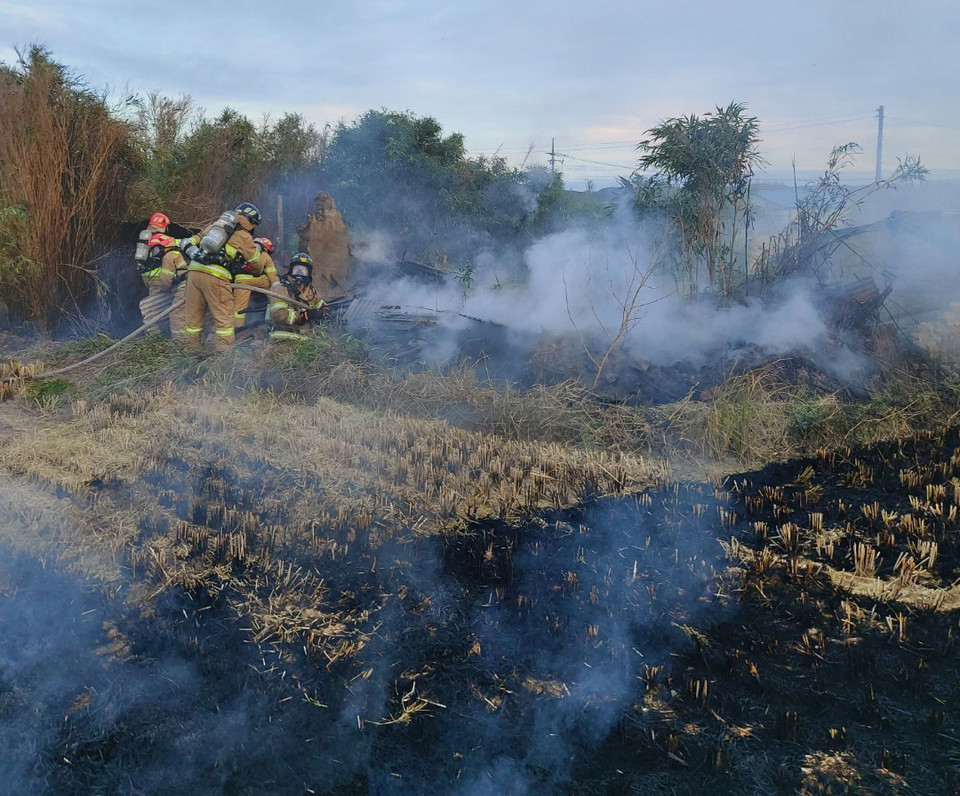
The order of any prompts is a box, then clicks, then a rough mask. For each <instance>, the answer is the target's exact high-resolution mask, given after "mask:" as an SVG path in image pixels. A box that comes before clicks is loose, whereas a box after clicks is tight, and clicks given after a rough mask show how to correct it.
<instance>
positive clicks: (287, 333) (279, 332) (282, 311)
mask: <svg viewBox="0 0 960 796" xmlns="http://www.w3.org/2000/svg"><path fill="white" fill-rule="evenodd" d="M270 289H271V290H272V291H273V292H274V293H287V288H286V286H285V285H284V284H283V283H282V282H274V283H273V284H272V285H271V286H270ZM297 300H298V301H301V302H302V303H304V304H307V305H309V307H310V308H311V309H315V310H318V309H320V308H321V307H323V306H324V304H325V303H326V302H324V300H323V299H322V298H320V294H319V293H317V291H316V290H314V289H313V285H307V286H306V287H305V288H303V289H302V290H301V291H300V294H299V295H298V296H297ZM267 317H268V318H269V319H270V339H271V340H299V339H300V338H301V337H304V336H305V335H306V334H307V333H308V332H309V331H310V329H312V328H313V324H312V323H311V322H310V319H309V318H308V317H307V313H306V310H302V309H300V308H299V307H294V306H293V305H292V304H290V303H289V302H287V301H284V300H283V299H278V298H274V297H273V296H271V297H270V304H269V305H268V306H267Z"/></svg>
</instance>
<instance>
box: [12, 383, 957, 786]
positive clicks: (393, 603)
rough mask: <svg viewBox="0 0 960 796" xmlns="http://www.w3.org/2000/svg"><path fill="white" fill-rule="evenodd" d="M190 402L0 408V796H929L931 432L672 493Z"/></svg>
mask: <svg viewBox="0 0 960 796" xmlns="http://www.w3.org/2000/svg"><path fill="white" fill-rule="evenodd" d="M203 398H204V400H203V401H200V400H198V397H197V396H196V395H191V394H188V393H185V392H182V391H171V390H170V389H167V390H166V391H164V390H160V391H157V392H154V393H150V394H147V395H144V396H133V395H127V396H122V395H121V396H114V397H113V398H111V399H110V401H108V402H107V403H106V404H98V405H87V404H85V403H84V402H77V403H76V404H75V405H74V406H73V407H72V410H71V414H70V416H69V417H67V416H60V417H53V418H51V417H40V418H35V417H33V416H29V415H27V414H26V413H24V412H22V411H21V410H18V409H17V408H16V407H14V406H13V405H11V404H7V405H5V407H4V409H5V411H4V413H3V422H4V425H5V433H4V444H3V446H2V449H0V458H2V465H3V467H4V469H5V472H6V480H5V486H4V489H3V495H2V497H3V501H2V510H3V513H4V520H5V522H4V529H5V530H4V538H3V549H4V551H5V552H4V555H3V557H2V566H0V630H2V633H0V735H2V737H3V743H2V751H0V774H2V775H3V776H2V780H3V781H4V782H6V783H8V787H9V783H14V785H13V786H12V788H11V790H12V792H27V791H29V792H50V793H60V792H66V793H72V792H77V793H79V792H83V793H168V792H195V793H222V792H226V793H263V792H276V793H303V792H317V793H343V794H353V793H419V792H426V791H440V792H449V793H464V794H483V793H490V794H494V793H571V794H572V793H597V792H606V793H649V792H663V793H695V792H701V791H702V790H703V789H704V788H705V787H709V788H713V789H715V790H718V791H719V792H748V793H749V792H754V793H768V792H788V793H792V792H804V793H846V792H854V793H856V792H862V793H876V792H890V793H894V792H902V791H905V790H908V789H909V790H912V791H914V792H920V793H952V792H955V791H956V790H957V788H960V768H958V766H960V759H958V755H960V748H958V745H960V726H958V716H957V713H956V708H955V707H954V703H955V695H956V693H957V689H958V682H957V673H956V667H955V663H956V656H957V652H956V649H955V635H956V632H957V621H958V609H960V590H958V587H957V586H956V585H955V583H956V581H957V578H958V572H957V569H958V567H960V562H958V552H960V549H958V544H957V527H958V522H957V512H958V505H960V432H958V430H957V429H956V428H949V429H946V430H944V431H937V432H924V433H920V434H915V435H912V436H909V437H907V438H904V439H901V440H896V441H886V442H880V443H877V444H874V445H871V446H863V447H851V448H841V449H823V450H820V451H817V453H816V454H815V455H813V456H811V457H809V458H806V459H802V460H792V461H789V462H787V463H783V464H776V465H771V466H769V467H767V468H766V469H764V470H761V471H756V472H752V473H747V474H741V475H736V476H732V477H726V478H723V479H718V480H716V481H715V482H704V483H696V482H687V483H676V482H671V481H670V480H669V478H665V477H664V473H663V471H662V470H660V469H658V468H657V467H655V466H653V465H649V464H645V463H643V462H641V461H639V460H634V459H631V458H629V457H626V456H620V457H614V456H606V457H605V456H600V455H598V454H578V453H576V452H571V451H570V450H567V449H561V448H560V447H557V446H533V445H526V446H525V445H521V444H519V443H507V442H505V441H504V440H502V439H499V440H498V439H495V438H489V437H483V436H481V435H475V434H470V433H467V432H464V431H461V430H457V429H452V428H448V427H446V426H437V425H436V424H428V423H426V422H425V421H423V422H421V421H417V422H414V421H410V420H404V419H401V418H386V419H385V421H384V422H383V423H382V425H379V426H377V425H375V424H372V423H371V420H370V418H369V417H362V416H359V417H354V416H353V413H354V412H356V411H359V410H347V409H345V408H344V407H339V408H338V407H337V406H336V405H334V404H332V402H323V401H321V402H319V403H318V404H317V405H316V406H313V407H299V408H297V409H296V410H295V412H296V414H295V419H296V421H297V422H296V425H297V428H298V429H300V430H299V432H298V435H297V436H294V437H291V436H289V428H288V424H289V423H290V422H291V420H290V416H289V412H291V411H294V410H288V409H285V408H282V407H279V406H278V405H276V404H272V403H270V402H268V401H262V400H260V401H254V402H250V401H247V402H246V403H242V402H237V401H233V400H227V399H222V400H218V401H217V402H216V405H215V406H209V405H208V404H209V403H210V402H209V400H208V396H203ZM225 417H229V418H232V420H231V422H230V423H227V422H225V420H224V418H225ZM304 428H307V429H308V433H307V432H304V431H303V429H304ZM285 429H286V430H285ZM418 501H422V502H418Z"/></svg>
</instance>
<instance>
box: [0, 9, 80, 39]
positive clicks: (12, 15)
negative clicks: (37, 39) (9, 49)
mask: <svg viewBox="0 0 960 796" xmlns="http://www.w3.org/2000/svg"><path fill="white" fill-rule="evenodd" d="M0 22H4V23H6V24H10V25H16V24H18V23H25V24H28V25H31V26H33V27H34V28H35V29H36V30H33V31H31V33H30V35H32V36H36V35H38V34H40V33H43V32H44V31H50V32H54V33H62V32H64V31H66V30H67V25H66V23H65V22H64V21H63V19H62V17H61V16H60V15H58V14H54V13H52V12H51V11H44V10H43V9H40V8H37V7H36V5H35V4H30V5H28V4H26V3H5V2H0ZM8 30H9V29H8ZM12 32H13V33H14V34H16V33H19V31H17V30H16V29H14V30H13V31H12Z"/></svg>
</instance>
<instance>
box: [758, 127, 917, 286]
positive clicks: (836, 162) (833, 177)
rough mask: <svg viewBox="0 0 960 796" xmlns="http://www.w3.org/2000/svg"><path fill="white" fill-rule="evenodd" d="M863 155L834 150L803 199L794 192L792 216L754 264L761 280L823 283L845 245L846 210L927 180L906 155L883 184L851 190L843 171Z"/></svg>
mask: <svg viewBox="0 0 960 796" xmlns="http://www.w3.org/2000/svg"><path fill="white" fill-rule="evenodd" d="M862 151H863V150H862V148H861V146H860V145H859V144H857V143H856V142H853V141H851V142H850V143H847V144H841V145H839V146H835V147H834V148H833V149H832V150H831V151H830V155H829V157H828V158H827V167H826V168H825V169H824V171H823V174H821V175H820V177H819V178H817V180H816V181H814V182H813V183H811V184H809V185H807V186H806V189H805V190H804V192H803V194H802V195H800V194H799V193H798V195H797V201H796V210H797V214H796V217H795V218H794V219H793V221H791V223H790V224H789V225H788V227H787V228H786V229H785V230H784V231H783V232H781V233H780V234H779V235H777V236H775V237H773V238H772V239H771V240H770V241H769V243H768V245H765V246H764V248H763V252H762V253H761V256H760V258H759V259H758V262H757V264H756V269H757V270H758V271H759V272H760V273H761V274H762V276H763V278H764V279H765V280H770V281H772V280H776V279H782V278H785V277H789V276H793V275H795V274H798V273H804V274H811V275H812V276H813V277H814V278H816V279H817V281H819V282H820V283H821V284H823V283H825V282H826V281H828V277H829V274H828V273H827V272H826V267H827V265H828V263H829V262H830V260H831V257H832V256H833V254H834V252H836V251H837V249H838V248H839V247H840V246H842V245H844V240H845V234H844V233H843V232H842V231H841V228H842V227H845V226H846V225H847V224H848V223H849V214H850V211H851V210H852V209H853V208H856V207H859V206H860V205H861V204H863V202H864V201H865V200H866V199H867V197H868V196H870V195H871V194H874V193H876V192H877V191H881V190H886V189H890V188H892V189H896V187H897V185H899V184H900V183H907V182H923V181H924V180H925V179H926V175H927V173H928V170H927V168H926V166H924V165H923V164H922V163H921V162H920V158H919V157H917V156H914V155H906V156H905V157H904V158H902V159H901V158H897V167H896V168H895V169H894V170H893V172H892V173H891V174H890V176H889V177H887V178H886V179H882V180H879V181H875V182H871V183H868V184H867V185H862V186H859V187H857V188H852V187H850V186H848V185H846V184H845V183H844V182H843V170H844V169H845V168H846V167H847V166H849V165H851V164H852V163H853V160H854V158H855V157H856V156H857V155H858V154H860V153H861V152H862Z"/></svg>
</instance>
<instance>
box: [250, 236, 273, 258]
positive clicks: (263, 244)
mask: <svg viewBox="0 0 960 796" xmlns="http://www.w3.org/2000/svg"><path fill="white" fill-rule="evenodd" d="M253 242H254V243H258V244H259V245H260V248H261V249H263V250H264V251H265V252H266V253H267V254H273V241H272V240H270V238H254V239H253Z"/></svg>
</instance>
